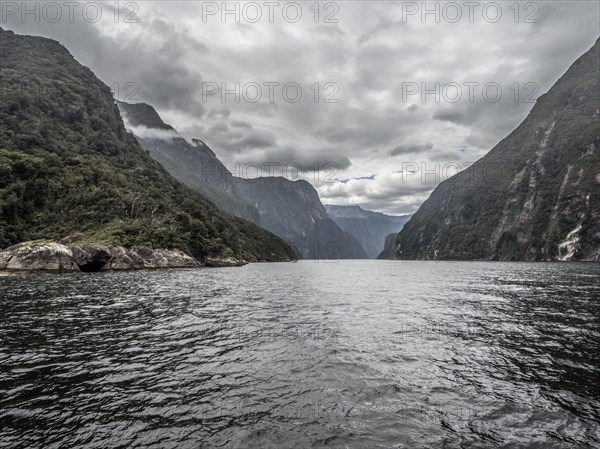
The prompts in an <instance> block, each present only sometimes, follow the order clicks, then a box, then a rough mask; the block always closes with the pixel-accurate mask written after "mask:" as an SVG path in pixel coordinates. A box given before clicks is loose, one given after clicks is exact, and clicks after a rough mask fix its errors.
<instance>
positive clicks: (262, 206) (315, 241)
mask: <svg viewBox="0 0 600 449" xmlns="http://www.w3.org/2000/svg"><path fill="white" fill-rule="evenodd" d="M239 186H240V193H241V195H242V197H243V198H245V199H246V200H247V201H248V202H250V203H251V204H254V205H255V206H256V207H257V209H258V210H259V213H260V222H261V224H262V226H263V227H264V228H265V229H268V230H269V231H271V232H273V233H274V234H276V235H278V236H280V237H281V238H283V239H284V240H286V241H288V242H290V243H291V244H292V245H293V246H294V247H295V248H296V249H297V250H298V251H299V253H300V254H302V257H304V258H311V259H312V258H315V259H366V258H367V254H366V253H365V251H364V249H363V248H362V247H361V245H360V243H359V242H358V240H357V239H356V238H355V237H353V236H352V235H351V234H349V233H347V232H344V231H342V230H341V229H340V228H339V227H338V225H336V224H335V222H334V221H333V220H331V218H330V217H329V215H327V211H326V210H325V208H324V207H323V205H322V204H321V201H320V200H319V195H318V194H317V191H316V190H315V189H314V187H313V186H311V185H310V184H309V183H308V182H306V181H303V180H298V181H290V180H288V179H285V178H281V177H268V178H267V177H264V178H255V179H241V178H239Z"/></svg>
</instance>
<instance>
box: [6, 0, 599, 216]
mask: <svg viewBox="0 0 600 449" xmlns="http://www.w3.org/2000/svg"><path fill="white" fill-rule="evenodd" d="M84 3H85V2H84ZM132 3H134V4H135V5H136V6H137V10H136V11H135V14H134V15H133V16H131V17H129V16H130V15H131V13H132V10H131V9H128V8H125V6H124V4H123V5H121V6H123V8H122V9H121V10H120V11H119V13H118V18H117V19H118V20H116V21H115V17H116V16H115V14H116V13H115V11H114V9H113V8H114V6H113V4H114V2H112V3H111V2H106V3H104V2H101V4H102V5H103V9H102V11H103V12H102V18H101V19H100V20H98V21H89V20H85V18H82V15H81V11H80V9H79V10H76V14H75V16H74V20H72V21H69V20H68V14H66V13H65V14H63V19H61V20H59V21H57V22H55V23H51V22H50V21H48V20H44V17H41V20H39V23H36V21H35V17H33V16H28V17H26V18H25V19H26V20H23V18H22V17H21V15H20V14H13V15H9V16H3V17H2V26H3V27H4V28H7V29H11V30H13V31H15V32H17V33H25V34H34V35H41V36H45V37H49V38H53V39H57V40H59V41H60V42H61V43H63V44H64V45H65V46H66V47H67V48H68V49H69V50H70V51H71V52H72V53H73V55H74V56H75V57H76V58H77V59H78V60H79V61H80V62H81V63H82V64H84V65H87V66H89V67H90V68H91V69H92V70H93V71H94V72H95V73H96V74H97V75H98V76H99V77H100V78H101V79H102V80H103V81H104V82H105V83H106V84H108V85H109V86H111V87H113V90H115V96H117V97H118V98H120V99H121V100H124V101H130V102H135V101H143V102H147V103H149V104H152V105H153V106H154V107H155V108H156V109H157V111H158V112H159V114H160V115H161V116H162V118H163V119H164V120H165V122H167V123H169V124H171V125H172V126H173V127H174V128H176V129H177V131H179V132H180V133H182V134H183V135H184V136H186V137H187V138H192V137H196V138H199V139H202V140H203V141H205V142H206V143H207V144H208V145H209V146H210V147H211V148H212V149H213V150H214V151H215V152H216V153H217V155H218V156H219V157H220V158H221V159H222V160H223V161H224V162H225V163H226V165H227V166H228V167H229V166H234V165H235V164H236V163H245V164H247V163H257V164H261V163H265V162H266V163H271V162H278V163H281V164H285V163H288V162H295V163H297V164H299V165H300V166H301V168H302V171H303V175H304V177H305V178H306V179H307V180H308V181H309V182H312V183H313V185H315V187H316V188H317V189H318V191H319V194H320V196H321V199H322V200H323V202H324V203H329V204H360V205H362V206H363V207H364V208H366V209H372V210H378V211H382V212H387V213H392V214H402V213H412V212H414V211H415V210H416V209H417V208H418V206H419V205H420V204H421V203H422V201H424V200H425V199H426V198H427V196H428V194H429V193H430V191H431V190H432V189H433V188H434V187H435V185H436V184H437V182H439V179H433V180H430V179H427V180H425V181H423V180H421V179H420V177H418V176H414V179H404V180H403V179H402V176H403V175H402V172H403V168H404V169H406V168H407V167H409V166H410V164H417V165H418V166H421V164H423V163H425V164H434V163H440V164H448V163H455V164H459V165H467V164H469V163H472V162H474V161H475V160H477V159H478V158H480V157H481V156H483V155H484V154H485V153H486V152H487V151H489V150H490V149H491V148H492V147H493V146H494V145H495V144H496V143H497V142H498V141H499V140H501V139H502V138H503V137H505V136H506V135H507V134H508V133H510V132H511V131H512V130H513V129H514V128H515V127H516V126H517V125H518V124H519V123H520V121H522V120H523V118H524V117H525V116H526V115H527V113H528V112H529V111H530V110H531V108H532V106H533V104H534V102H535V99H536V98H537V97H539V96H540V95H541V94H543V93H544V92H546V91H547V90H548V89H549V88H550V87H551V85H552V84H553V83H554V82H556V80H557V79H558V78H559V77H560V76H561V75H562V74H563V73H564V72H565V71H566V70H567V68H568V67H569V66H570V65H571V64H572V63H573V61H575V59H576V58H577V57H579V56H580V55H581V54H582V53H584V52H585V51H586V50H587V49H589V47H591V45H592V44H593V43H594V41H595V40H596V39H597V38H598V35H599V34H600V29H599V24H598V16H599V14H600V10H599V8H600V7H599V4H598V3H597V2H561V1H556V2H522V3H520V5H519V6H520V10H519V12H520V14H519V16H518V18H516V16H515V15H514V8H513V9H509V6H511V5H512V2H511V3H510V4H509V3H506V4H505V3H503V2H500V3H497V4H499V5H500V6H501V13H502V14H501V18H499V19H498V20H497V21H493V20H491V19H493V18H494V17H492V16H489V15H488V16H485V15H484V14H483V13H482V9H483V8H482V7H479V8H476V9H475V10H474V15H473V20H470V18H469V14H468V11H467V10H464V11H462V13H463V14H462V17H461V18H460V20H458V21H457V22H456V23H452V22H451V21H450V20H449V19H450V18H451V17H450V16H448V14H450V12H449V11H448V10H445V9H444V8H443V5H444V2H438V3H435V2H429V3H428V4H427V7H428V9H429V10H435V5H436V4H437V5H438V7H439V8H440V17H439V18H438V19H439V20H437V21H436V17H434V16H432V15H429V16H426V17H425V20H423V17H422V15H421V12H422V11H417V13H415V14H407V12H408V10H407V9H406V5H407V4H408V3H411V2H392V3H389V2H367V1H355V2H339V3H336V2H330V3H331V4H332V5H333V6H329V7H327V8H325V3H320V4H319V5H320V9H319V14H318V16H317V15H315V14H316V13H315V11H314V8H313V9H310V8H309V6H310V4H309V3H299V5H300V7H301V17H300V18H298V20H297V21H294V20H295V19H296V15H294V13H295V12H297V11H295V9H294V8H295V7H294V6H293V5H292V6H286V5H287V4H288V3H289V2H282V3H281V4H280V6H279V7H277V8H276V9H274V10H273V14H272V17H270V16H269V11H268V9H267V7H266V6H264V5H263V6H262V11H260V12H261V15H260V18H259V20H256V21H255V22H254V20H255V16H254V15H253V11H252V10H251V8H252V6H251V5H250V6H248V5H249V4H248V3H243V2H242V3H239V2H230V3H228V5H229V6H228V7H229V8H230V9H231V10H232V11H234V12H233V13H231V14H229V15H227V14H226V15H225V16H224V17H223V15H222V14H223V11H221V7H222V5H223V4H222V3H221V2H215V3H214V5H216V7H217V10H216V12H214V13H211V14H208V12H209V11H212V10H210V9H209V10H207V7H208V6H210V5H213V3H212V2H193V1H189V2H160V1H151V2H150V1H147V2H145V1H141V2H132ZM485 3H489V2H484V3H483V4H482V5H484V4H485ZM16 4H17V5H19V4H20V2H17V3H16ZM209 4H210V5H209ZM415 4H416V5H417V7H419V8H421V7H422V5H423V3H422V2H416V3H415ZM458 4H459V5H461V4H462V3H460V2H458ZM526 4H534V7H531V6H529V7H527V9H526ZM207 5H208V6H207ZM236 5H237V6H236ZM258 5H262V3H260V2H258ZM236 8H238V10H239V12H238V13H237V14H238V17H235V14H236V13H235V11H236ZM532 8H533V9H532ZM444 11H445V12H444ZM488 12H489V13H490V14H491V12H490V11H488ZM532 13H533V15H532ZM444 14H446V15H444ZM126 17H128V18H129V19H131V18H133V19H137V23H136V22H135V21H133V22H132V21H131V20H130V21H125V20H124V19H125V18H126ZM223 19H225V20H223ZM236 19H237V20H236ZM270 19H272V20H270ZM526 19H527V20H526ZM557 30H560V33H558V32H557ZM138 131H139V130H138ZM142 132H143V130H142ZM328 164H329V165H328ZM331 164H334V166H335V167H336V173H335V175H334V176H329V177H328V179H327V181H328V182H324V181H323V180H324V178H325V176H315V173H314V170H312V169H313V168H314V167H325V166H327V167H331ZM329 174H330V173H329ZM335 179H337V180H338V181H333V182H332V180H335ZM341 180H344V181H345V182H342V181H341Z"/></svg>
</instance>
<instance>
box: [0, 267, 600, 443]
mask: <svg viewBox="0 0 600 449" xmlns="http://www.w3.org/2000/svg"><path fill="white" fill-rule="evenodd" d="M599 320H600V265H599V264H583V263H580V264H577V263H569V264H533V263H531V264H529V263H479V262H472V263H468V262H465V263H451V262H428V263H421V262H392V261H343V262H340V263H314V262H312V261H302V262H299V263H297V264H252V265H250V266H247V267H244V268H232V269H218V270H200V271H196V270H178V271H163V272H132V273H81V274H76V275H64V276H44V275H42V276H29V277H3V278H0V339H1V340H0V341H1V343H0V443H1V444H0V445H2V446H4V447H15V448H17V447H22V448H35V447H73V448H75V447H77V448H80V447H85V448H100V447H102V448H104V447H155V448H168V447H173V448H175V447H176V448H187V447H189V448H198V447H239V448H252V447H256V448H265V447H267V448H268V447H283V448H287V447H289V448H302V447H344V448H374V447H379V448H389V447H410V448H413V447H442V446H443V447H449V448H452V447H481V448H486V447H519V446H521V447H525V446H527V447H539V448H552V447H557V448H558V447H598V446H600V425H599V423H598V422H599V420H600V393H599V391H600V388H598V387H599V385H598V379H599V378H600V376H599V374H600V361H599V355H598V354H599V351H598V347H599V340H600V339H599V332H600V328H599V326H598V324H599Z"/></svg>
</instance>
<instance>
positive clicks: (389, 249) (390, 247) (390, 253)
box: [377, 232, 398, 260]
mask: <svg viewBox="0 0 600 449" xmlns="http://www.w3.org/2000/svg"><path fill="white" fill-rule="evenodd" d="M397 238H398V233H397V232H394V233H392V234H389V235H386V236H385V242H384V244H383V250H382V251H381V252H380V253H379V254H378V255H377V259H380V260H388V259H394V255H395V252H396V239H397Z"/></svg>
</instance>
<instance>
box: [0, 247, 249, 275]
mask: <svg viewBox="0 0 600 449" xmlns="http://www.w3.org/2000/svg"><path fill="white" fill-rule="evenodd" d="M77 240H79V239H77ZM62 241H63V242H66V243H72V242H73V240H66V239H63V240H62ZM246 264H248V262H247V261H245V260H237V259H234V258H231V257H229V258H211V257H209V258H207V259H206V261H205V262H204V264H202V263H201V262H200V261H198V260H197V259H195V258H193V257H192V256H190V255H188V254H186V253H184V252H183V251H180V250H167V249H151V248H147V247H139V248H124V247H122V246H115V247H109V246H104V245H99V244H90V243H88V244H81V245H78V246H72V247H71V248H69V247H68V246H66V245H64V244H62V243H57V242H49V241H42V240H39V241H30V242H23V243H19V244H17V245H13V246H11V247H9V248H6V249H4V250H0V272H3V273H76V272H81V271H82V272H99V271H135V270H164V269H177V268H179V269H181V268H202V267H210V268H221V267H240V266H243V265H246Z"/></svg>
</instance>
